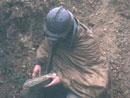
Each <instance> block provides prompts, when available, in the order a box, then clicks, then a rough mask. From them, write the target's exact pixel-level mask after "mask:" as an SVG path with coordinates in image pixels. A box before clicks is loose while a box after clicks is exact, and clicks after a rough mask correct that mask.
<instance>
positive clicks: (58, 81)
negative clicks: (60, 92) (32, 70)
mask: <svg viewBox="0 0 130 98" xmlns="http://www.w3.org/2000/svg"><path fill="white" fill-rule="evenodd" d="M48 78H52V81H51V83H49V84H47V85H45V86H44V87H50V86H53V85H56V84H58V83H60V78H59V77H58V76H56V75H48Z"/></svg>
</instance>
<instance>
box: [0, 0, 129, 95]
mask: <svg viewBox="0 0 130 98" xmlns="http://www.w3.org/2000/svg"><path fill="white" fill-rule="evenodd" d="M3 2H4V3H3ZM59 5H64V6H65V7H66V8H68V9H69V10H71V11H72V12H73V13H74V15H75V17H77V18H78V19H79V20H80V21H82V22H83V23H84V24H86V25H87V26H88V27H89V28H90V29H91V30H92V31H93V32H94V34H95V37H96V38H97V42H98V43H99V45H100V48H101V49H102V50H103V51H104V54H105V55H106V56H107V58H108V60H109V62H110V69H111V75H112V76H111V78H112V86H111V88H110V89H109V93H110V95H111V98H130V68H129V67H130V28H129V27H130V0H56V1H54V0H48V1H47V0H37V1H35V0H22V1H21V0H16V1H15V0H14V1H10V0H7V1H6V2H5V1H3V0H1V1H0V9H1V12H0V98H20V97H19V92H20V90H21V86H22V84H23V83H24V81H25V80H26V79H28V78H31V73H32V70H33V59H34V57H35V51H36V49H37V48H38V46H39V44H40V43H41V41H42V40H43V39H44V36H43V34H42V29H43V23H44V17H45V15H46V13H47V12H48V10H49V9H51V8H53V7H55V6H59Z"/></svg>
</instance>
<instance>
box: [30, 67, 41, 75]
mask: <svg viewBox="0 0 130 98" xmlns="http://www.w3.org/2000/svg"><path fill="white" fill-rule="evenodd" d="M41 69H42V68H41V66H40V65H35V67H34V69H33V73H32V77H36V75H37V74H38V75H39V76H41Z"/></svg>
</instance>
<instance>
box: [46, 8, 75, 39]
mask: <svg viewBox="0 0 130 98" xmlns="http://www.w3.org/2000/svg"><path fill="white" fill-rule="evenodd" d="M73 25H74V17H73V15H72V13H71V12H70V11H68V10H66V9H65V8H64V7H63V6H60V7H56V8H53V9H52V10H50V11H49V13H48V14H47V16H46V19H45V24H44V33H45V36H47V37H48V38H50V39H51V40H58V39H64V38H66V36H67V35H68V33H70V32H71V30H72V29H73Z"/></svg>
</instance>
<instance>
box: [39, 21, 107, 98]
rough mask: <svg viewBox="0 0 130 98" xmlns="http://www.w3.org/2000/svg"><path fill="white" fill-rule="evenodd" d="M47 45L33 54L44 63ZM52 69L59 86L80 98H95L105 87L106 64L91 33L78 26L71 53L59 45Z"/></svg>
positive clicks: (80, 25) (62, 44)
mask: <svg viewBox="0 0 130 98" xmlns="http://www.w3.org/2000/svg"><path fill="white" fill-rule="evenodd" d="M48 52H49V41H48V40H47V39H45V40H44V41H43V43H42V44H41V46H40V47H39V49H38V50H37V58H38V59H39V60H41V62H45V60H46V59H45V58H46V57H47V56H48ZM53 68H54V71H55V72H57V74H58V76H59V77H60V79H61V81H62V83H63V84H64V85H65V86H66V87H67V88H69V89H70V90H72V91H73V92H74V93H76V94H77V95H79V96H80V97H81V98H97V97H98V96H99V95H100V94H101V93H102V92H104V91H105V90H106V88H107V85H108V63H107V60H106V58H105V57H104V56H103V55H102V53H101V51H100V49H99V47H98V45H97V43H96V40H95V39H94V36H93V33H92V31H90V30H89V29H88V28H87V27H85V26H84V25H83V24H81V23H80V22H78V28H77V32H76V36H75V38H74V43H73V45H72V49H67V46H66V45H65V44H64V43H62V42H61V43H60V45H59V47H58V50H57V52H56V55H55V56H54V59H53Z"/></svg>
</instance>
